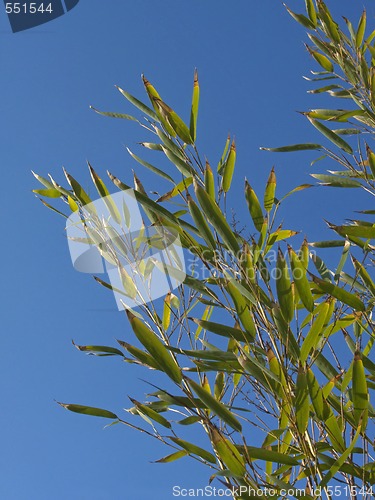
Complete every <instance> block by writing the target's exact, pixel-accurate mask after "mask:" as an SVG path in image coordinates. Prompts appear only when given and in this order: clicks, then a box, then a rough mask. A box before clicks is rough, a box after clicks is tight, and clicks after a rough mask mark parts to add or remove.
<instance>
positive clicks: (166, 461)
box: [155, 450, 188, 464]
mask: <svg viewBox="0 0 375 500" xmlns="http://www.w3.org/2000/svg"><path fill="white" fill-rule="evenodd" d="M186 455H188V452H187V451H184V450H181V451H176V452H175V453H171V454H170V455H167V456H166V457H163V458H159V460H156V461H155V463H156V464H169V463H170V462H174V461H175V460H178V459H179V458H182V457H186Z"/></svg>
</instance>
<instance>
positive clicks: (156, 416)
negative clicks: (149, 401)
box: [129, 398, 172, 429]
mask: <svg viewBox="0 0 375 500" xmlns="http://www.w3.org/2000/svg"><path fill="white" fill-rule="evenodd" d="M129 399H130V401H131V402H132V403H133V405H134V406H135V407H136V408H137V411H138V412H140V413H143V414H144V415H146V417H148V418H150V419H151V420H154V421H155V422H157V423H158V424H160V425H162V426H163V427H166V428H167V429H170V428H171V427H172V426H171V424H170V422H168V420H167V419H166V418H164V417H163V415H160V413H158V412H157V411H155V410H153V409H152V408H150V407H148V406H147V405H144V404H142V403H140V402H139V401H137V400H136V399H132V398H129Z"/></svg>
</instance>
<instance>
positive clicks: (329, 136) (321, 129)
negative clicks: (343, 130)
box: [307, 116, 353, 154]
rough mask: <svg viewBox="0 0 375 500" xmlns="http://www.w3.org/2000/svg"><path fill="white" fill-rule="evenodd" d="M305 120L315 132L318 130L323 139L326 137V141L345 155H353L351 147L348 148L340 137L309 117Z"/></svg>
mask: <svg viewBox="0 0 375 500" xmlns="http://www.w3.org/2000/svg"><path fill="white" fill-rule="evenodd" d="M307 119H308V120H309V122H310V123H311V124H312V125H313V126H314V127H315V128H316V129H317V130H319V132H320V133H321V134H323V135H324V136H325V137H327V139H329V140H330V141H331V142H332V143H333V144H335V146H337V147H338V148H340V149H342V150H343V151H345V153H348V154H353V149H352V148H351V146H349V144H348V143H347V142H346V141H344V139H341V137H340V136H338V135H337V134H335V133H334V132H332V130H330V129H329V128H328V127H326V126H325V125H323V124H322V123H320V122H318V121H317V120H314V119H313V118H310V117H309V116H307Z"/></svg>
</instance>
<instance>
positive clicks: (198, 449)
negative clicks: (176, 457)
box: [169, 437, 216, 464]
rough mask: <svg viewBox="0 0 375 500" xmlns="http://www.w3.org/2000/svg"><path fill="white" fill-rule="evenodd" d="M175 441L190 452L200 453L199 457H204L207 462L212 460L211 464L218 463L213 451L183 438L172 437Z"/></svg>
mask: <svg viewBox="0 0 375 500" xmlns="http://www.w3.org/2000/svg"><path fill="white" fill-rule="evenodd" d="M169 439H171V440H172V441H173V442H174V443H176V444H178V446H181V448H183V449H184V450H186V451H187V452H189V453H192V454H193V455H198V457H201V458H203V459H204V460H206V461H207V462H210V463H211V464H215V463H216V458H215V457H214V455H212V453H210V452H209V451H206V450H204V449H203V448H201V447H200V446H196V445H195V444H193V443H189V442H188V441H183V440H182V439H179V438H176V437H170V438H169Z"/></svg>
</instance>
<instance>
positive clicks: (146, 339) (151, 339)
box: [126, 310, 182, 384]
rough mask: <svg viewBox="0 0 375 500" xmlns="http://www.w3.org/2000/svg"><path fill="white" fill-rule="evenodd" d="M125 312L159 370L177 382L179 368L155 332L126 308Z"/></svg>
mask: <svg viewBox="0 0 375 500" xmlns="http://www.w3.org/2000/svg"><path fill="white" fill-rule="evenodd" d="M126 314H127V316H128V319H129V321H130V324H131V326H132V329H133V331H134V333H135V335H136V337H137V338H138V340H139V341H140V343H141V344H142V345H143V346H144V347H145V348H146V349H147V351H148V352H149V353H150V355H151V356H152V357H153V358H154V360H155V361H156V363H157V365H158V366H159V368H160V370H162V371H163V372H165V373H166V374H167V375H168V376H169V377H170V378H171V379H172V380H174V381H175V382H176V383H177V384H179V383H180V382H181V380H182V374H181V370H180V368H179V366H178V365H177V363H176V361H175V360H174V359H173V358H172V356H171V355H170V354H169V352H168V351H167V349H166V348H165V346H164V344H162V342H161V341H160V340H159V339H158V338H157V336H156V335H155V333H154V332H153V331H152V330H150V329H149V328H148V327H147V326H146V325H145V324H144V323H143V321H142V320H140V319H139V318H137V317H136V316H134V314H132V313H131V312H130V311H129V310H126Z"/></svg>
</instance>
